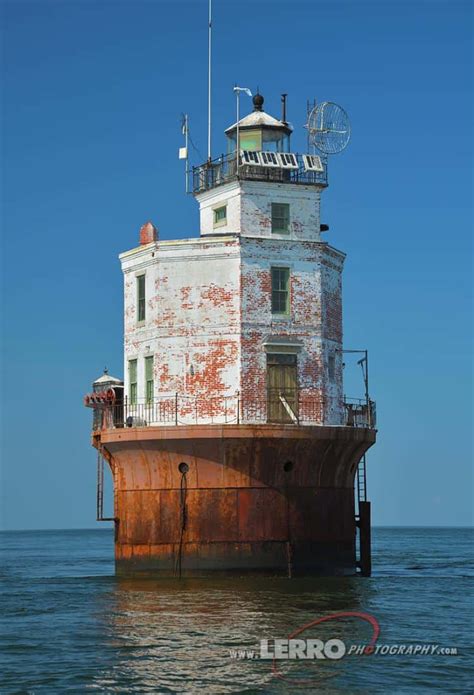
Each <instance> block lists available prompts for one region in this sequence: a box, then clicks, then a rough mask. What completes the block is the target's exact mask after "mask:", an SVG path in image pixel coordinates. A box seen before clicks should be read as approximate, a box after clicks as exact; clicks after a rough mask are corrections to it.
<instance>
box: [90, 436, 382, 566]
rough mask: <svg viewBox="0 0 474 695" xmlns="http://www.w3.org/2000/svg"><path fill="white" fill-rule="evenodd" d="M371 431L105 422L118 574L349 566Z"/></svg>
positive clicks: (103, 443)
mask: <svg viewBox="0 0 474 695" xmlns="http://www.w3.org/2000/svg"><path fill="white" fill-rule="evenodd" d="M375 436H376V433H375V430H373V429H365V428H354V427H321V426H314V427H310V426H294V425H260V426H255V425H196V426H179V427H133V428H116V429H109V430H102V431H101V432H100V433H95V435H94V445H95V446H96V447H97V448H98V449H99V450H100V451H101V452H102V454H103V456H104V457H105V458H106V459H107V461H108V462H109V465H110V467H111V470H112V474H113V480H114V493H115V501H114V516H115V524H116V534H115V557H116V567H117V572H118V573H121V574H130V573H131V574H133V573H136V572H150V573H153V574H155V573H156V574H160V575H163V576H181V575H183V576H193V575H203V574H204V575H205V574H214V573H216V572H222V573H237V574H239V573H240V574H244V573H268V574H277V575H290V576H296V575H304V574H354V573H355V571H356V553H355V536H356V519H355V509H354V476H355V472H356V469H357V464H358V462H359V460H360V458H361V456H362V455H363V454H364V453H365V451H366V450H367V449H368V448H369V447H370V446H371V445H372V444H373V443H374V442H375Z"/></svg>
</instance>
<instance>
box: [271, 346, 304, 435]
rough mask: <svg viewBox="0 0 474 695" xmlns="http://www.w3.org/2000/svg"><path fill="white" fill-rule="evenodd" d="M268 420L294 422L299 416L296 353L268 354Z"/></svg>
mask: <svg viewBox="0 0 474 695" xmlns="http://www.w3.org/2000/svg"><path fill="white" fill-rule="evenodd" d="M267 402H268V410H267V419H268V422H282V423H293V422H294V421H295V418H297V417H298V379H297V366H296V355H276V354H275V355H273V354H269V355H267Z"/></svg>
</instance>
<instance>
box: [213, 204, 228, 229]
mask: <svg viewBox="0 0 474 695" xmlns="http://www.w3.org/2000/svg"><path fill="white" fill-rule="evenodd" d="M225 224H227V205H222V206H221V207H220V208H215V209H214V227H223V226H224V225H225Z"/></svg>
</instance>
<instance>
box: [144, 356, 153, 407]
mask: <svg viewBox="0 0 474 695" xmlns="http://www.w3.org/2000/svg"><path fill="white" fill-rule="evenodd" d="M145 387H146V402H147V403H153V357H145Z"/></svg>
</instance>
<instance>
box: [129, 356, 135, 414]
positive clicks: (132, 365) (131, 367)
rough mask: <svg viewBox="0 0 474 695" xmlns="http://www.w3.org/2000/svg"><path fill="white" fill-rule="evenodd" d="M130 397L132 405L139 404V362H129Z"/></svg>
mask: <svg viewBox="0 0 474 695" xmlns="http://www.w3.org/2000/svg"><path fill="white" fill-rule="evenodd" d="M128 384H129V392H128V397H129V400H130V403H131V405H135V404H136V402H137V360H129V361H128Z"/></svg>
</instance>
